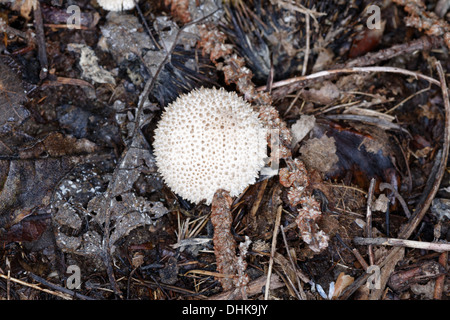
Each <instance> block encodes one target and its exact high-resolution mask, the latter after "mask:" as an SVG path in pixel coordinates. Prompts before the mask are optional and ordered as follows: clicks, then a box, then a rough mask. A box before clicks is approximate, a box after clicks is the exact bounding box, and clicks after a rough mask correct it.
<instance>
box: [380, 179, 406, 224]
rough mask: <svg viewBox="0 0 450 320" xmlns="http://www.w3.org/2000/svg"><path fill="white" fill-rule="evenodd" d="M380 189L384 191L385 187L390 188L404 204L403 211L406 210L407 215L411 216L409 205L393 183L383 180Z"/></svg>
mask: <svg viewBox="0 0 450 320" xmlns="http://www.w3.org/2000/svg"><path fill="white" fill-rule="evenodd" d="M379 187H380V191H383V190H384V189H389V190H391V191H392V192H393V193H394V196H395V198H396V199H397V200H398V201H399V202H400V204H401V205H402V208H403V211H404V212H405V215H406V216H407V217H408V219H410V218H411V212H409V209H408V205H407V204H406V202H405V200H404V199H403V197H402V196H401V195H400V194H399V193H398V191H397V190H396V189H395V187H394V186H393V185H391V184H390V183H385V182H381V183H380V186H379Z"/></svg>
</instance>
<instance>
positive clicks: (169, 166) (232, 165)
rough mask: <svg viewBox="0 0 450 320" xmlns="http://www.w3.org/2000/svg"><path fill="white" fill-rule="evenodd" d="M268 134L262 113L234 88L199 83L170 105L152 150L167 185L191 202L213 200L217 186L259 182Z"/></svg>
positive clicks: (233, 189) (232, 189) (233, 188)
mask: <svg viewBox="0 0 450 320" xmlns="http://www.w3.org/2000/svg"><path fill="white" fill-rule="evenodd" d="M266 136H267V130H266V129H265V128H264V126H263V125H262V122H261V121H260V119H259V118H258V114H257V113H256V112H255V111H253V109H252V106H251V105H250V104H249V103H247V102H246V101H245V100H244V99H242V98H241V97H239V96H238V95H237V94H236V93H235V92H227V91H225V90H224V89H223V88H221V89H206V88H201V89H196V90H193V91H191V92H190V93H188V94H183V95H181V96H179V97H178V98H177V99H176V100H175V101H174V102H172V103H171V104H169V105H168V106H167V107H166V109H165V111H164V112H163V114H162V117H161V120H160V121H159V122H158V125H157V128H156V130H155V135H154V143H153V149H154V150H153V151H154V154H155V158H156V164H157V167H158V171H159V173H160V174H161V176H162V177H163V179H164V182H165V183H166V185H167V186H169V187H170V188H171V189H172V190H173V191H174V192H175V193H176V194H178V195H179V196H181V197H182V198H184V199H186V200H189V201H191V202H193V203H199V202H200V201H202V200H206V204H210V203H211V201H212V199H213V196H214V193H215V192H216V191H217V190H219V189H224V190H226V191H228V192H229V193H230V195H231V196H237V195H239V194H240V193H241V192H242V191H244V189H245V188H246V187H247V186H248V185H250V184H252V183H254V182H255V180H256V178H257V176H258V173H259V170H260V169H261V168H262V167H263V166H264V158H266V156H267V139H266Z"/></svg>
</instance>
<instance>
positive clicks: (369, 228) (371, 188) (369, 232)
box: [366, 178, 375, 265]
mask: <svg viewBox="0 0 450 320" xmlns="http://www.w3.org/2000/svg"><path fill="white" fill-rule="evenodd" d="M374 188H375V178H372V180H370V186H369V193H368V196H367V213H366V220H367V221H366V237H368V238H372V198H373V192H374ZM368 250H369V261H370V265H373V264H374V261H375V258H374V256H373V248H372V246H371V245H369V248H368Z"/></svg>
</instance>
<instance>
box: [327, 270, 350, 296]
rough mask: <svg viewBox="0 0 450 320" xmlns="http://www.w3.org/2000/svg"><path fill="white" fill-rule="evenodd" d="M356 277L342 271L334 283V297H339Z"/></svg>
mask: <svg viewBox="0 0 450 320" xmlns="http://www.w3.org/2000/svg"><path fill="white" fill-rule="evenodd" d="M354 280H355V278H353V277H351V276H349V275H348V274H345V273H343V272H341V273H340V274H339V276H338V278H337V280H336V283H335V285H334V293H333V297H332V299H337V298H339V296H340V295H341V293H342V292H343V291H344V290H345V288H347V287H348V286H349V285H351V284H352V283H353V281H354Z"/></svg>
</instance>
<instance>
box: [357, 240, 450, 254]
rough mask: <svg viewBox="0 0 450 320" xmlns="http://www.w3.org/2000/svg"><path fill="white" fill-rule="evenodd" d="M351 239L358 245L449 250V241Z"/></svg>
mask: <svg viewBox="0 0 450 320" xmlns="http://www.w3.org/2000/svg"><path fill="white" fill-rule="evenodd" d="M353 241H354V242H355V244H358V245H369V246H371V245H376V246H394V247H407V248H416V249H424V250H433V251H438V252H441V251H450V243H439V242H424V241H413V240H406V239H396V238H361V237H355V238H354V239H353Z"/></svg>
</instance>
